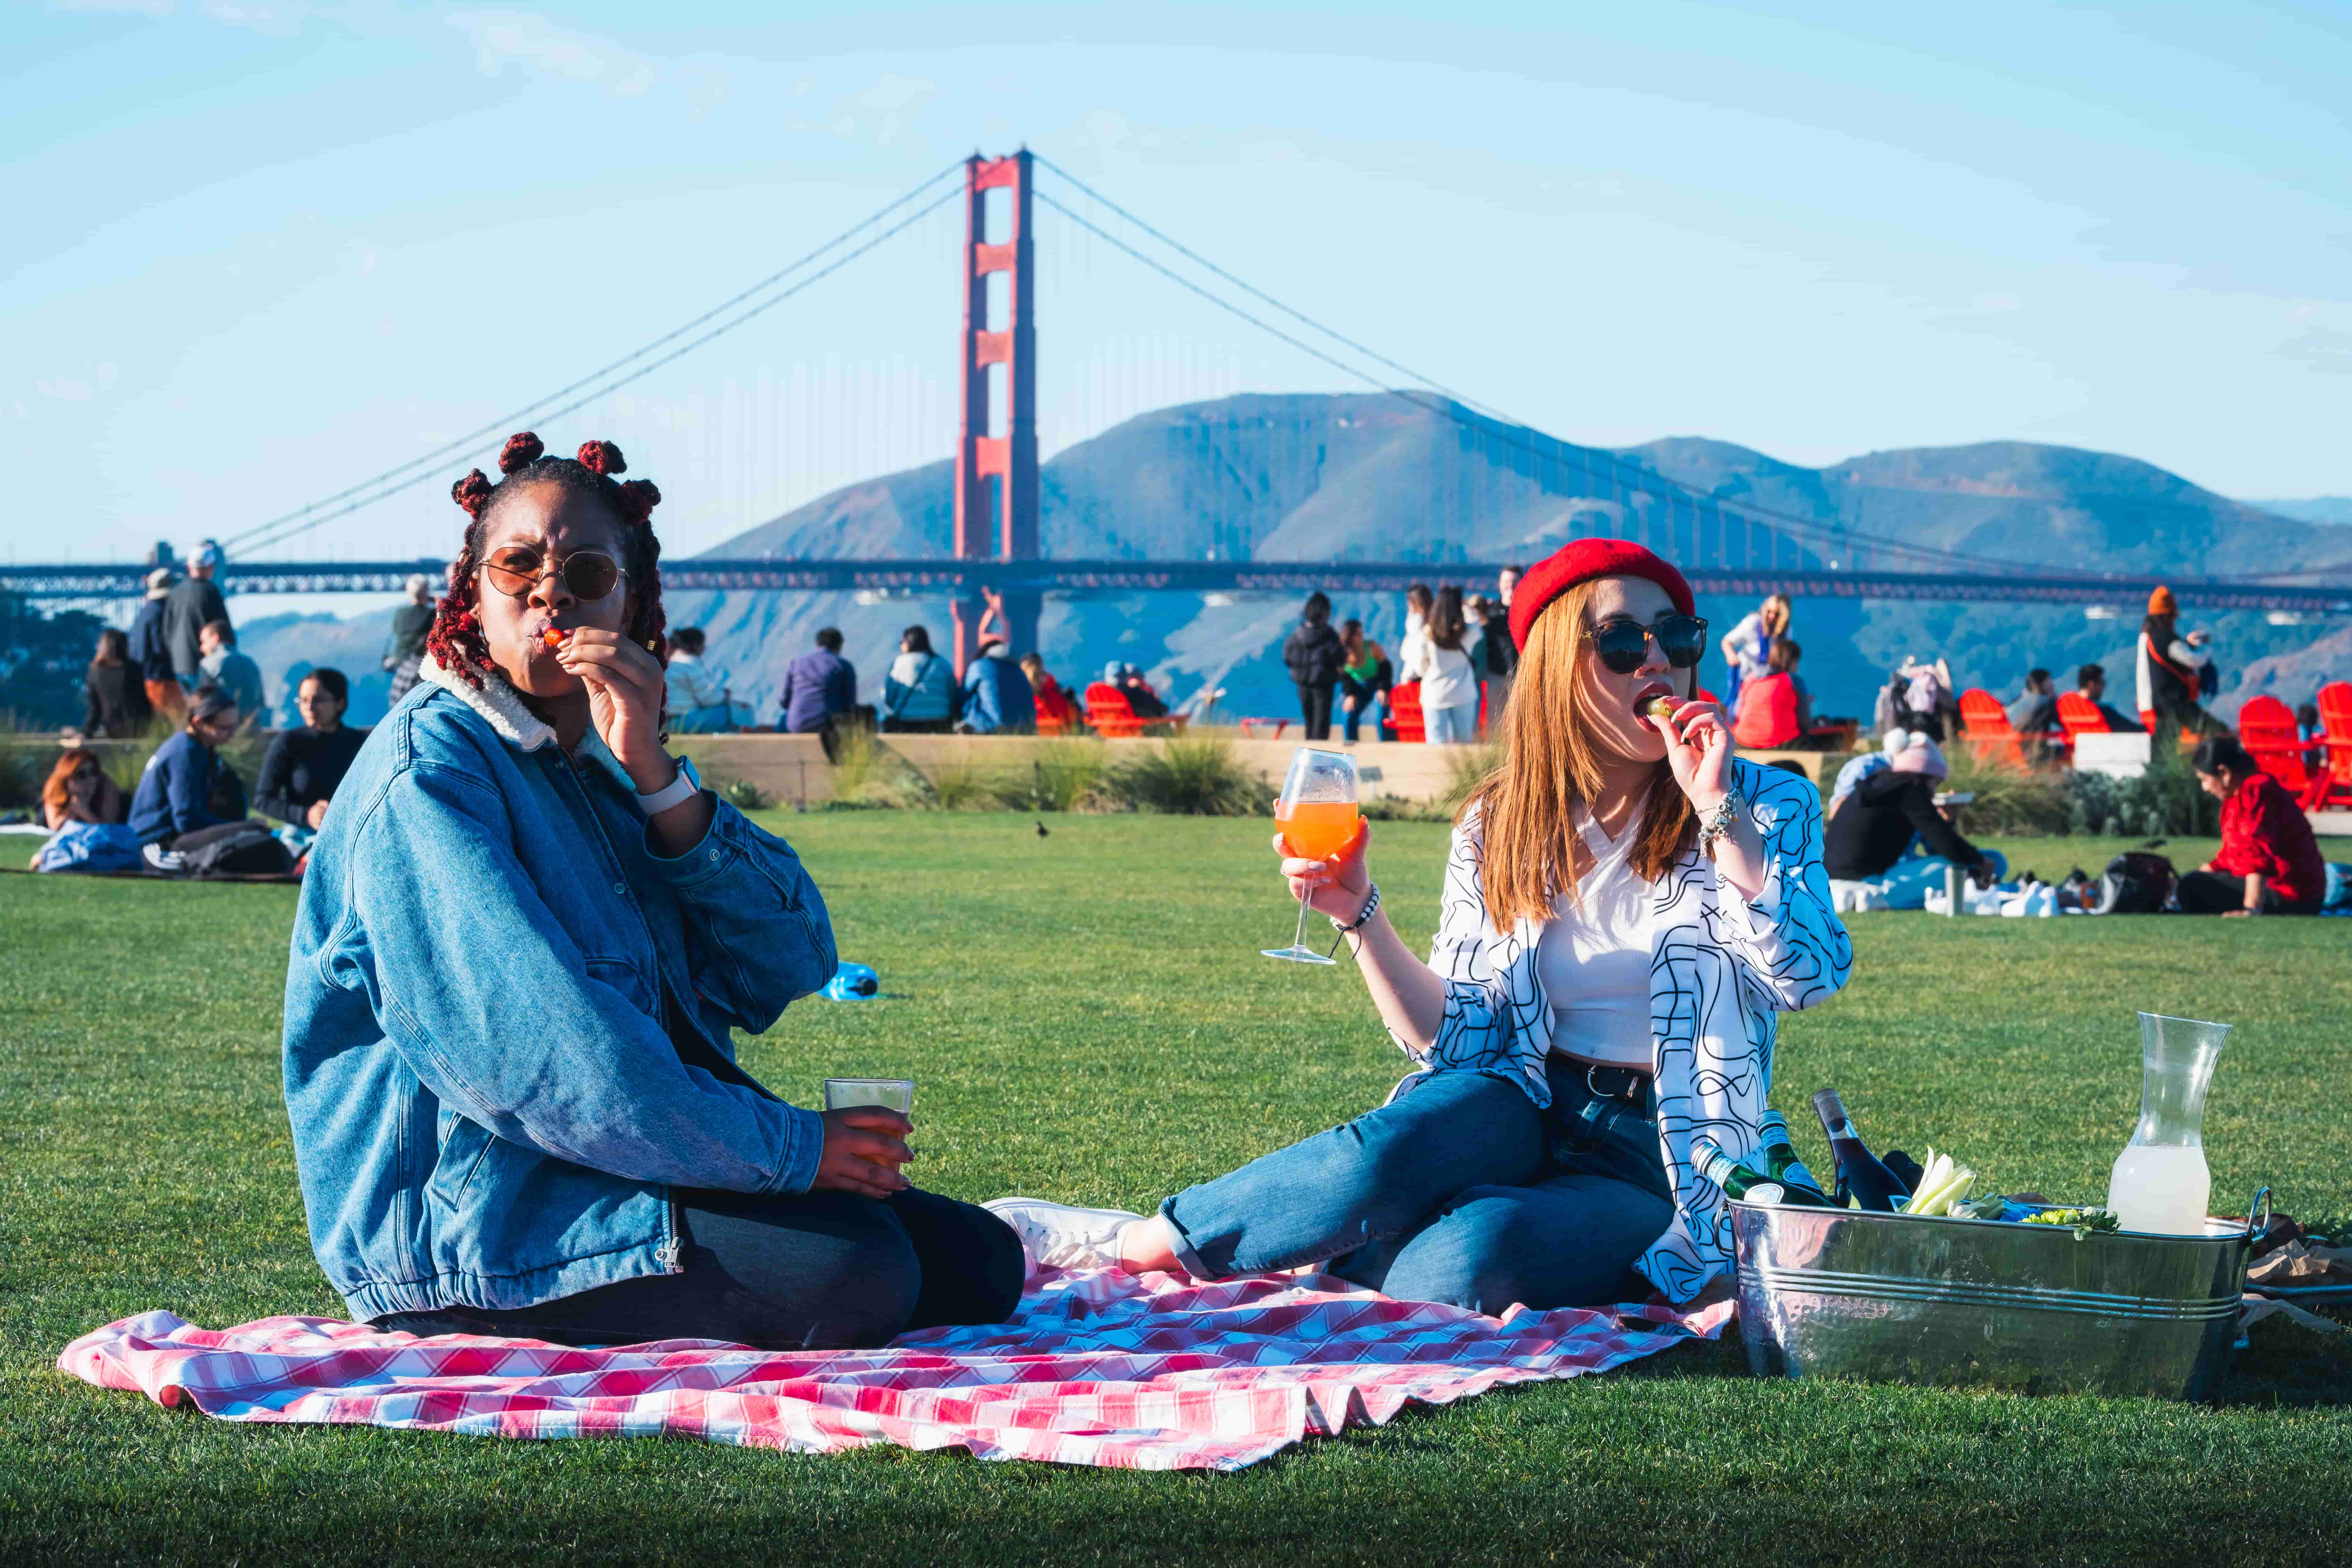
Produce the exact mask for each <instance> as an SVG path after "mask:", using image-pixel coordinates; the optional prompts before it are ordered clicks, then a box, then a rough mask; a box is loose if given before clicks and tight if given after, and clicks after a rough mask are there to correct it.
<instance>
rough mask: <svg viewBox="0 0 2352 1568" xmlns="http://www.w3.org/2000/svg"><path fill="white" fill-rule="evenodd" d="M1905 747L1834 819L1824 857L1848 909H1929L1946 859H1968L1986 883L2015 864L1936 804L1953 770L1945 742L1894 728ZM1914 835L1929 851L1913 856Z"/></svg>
mask: <svg viewBox="0 0 2352 1568" xmlns="http://www.w3.org/2000/svg"><path fill="white" fill-rule="evenodd" d="M1898 736H1899V737H1900V738H1901V747H1900V749H1899V750H1895V751H1894V752H1893V754H1892V755H1890V756H1888V758H1887V759H1886V763H1887V765H1886V767H1885V769H1884V770H1882V771H1880V772H1876V773H1870V774H1868V775H1867V776H1865V777H1864V778H1863V779H1861V780H1860V781H1859V782H1858V783H1856V784H1854V786H1853V795H1852V798H1850V799H1848V800H1847V801H1845V802H1844V803H1843V805H1841V806H1840V807H1839V809H1838V810H1836V811H1835V812H1832V814H1831V816H1830V819H1829V844H1828V849H1827V854H1826V857H1825V859H1826V862H1827V865H1828V868H1829V874H1830V886H1831V888H1832V889H1833V896H1834V897H1835V898H1836V899H1837V900H1838V907H1839V908H1841V909H1861V908H1872V909H1889V910H1916V909H1923V908H1925V907H1926V905H1927V890H1928V889H1930V888H1940V887H1941V886H1943V883H1944V868H1946V867H1947V866H1963V867H1966V868H1968V870H1969V875H1970V876H1971V877H1973V878H1975V879H1977V880H1978V881H1979V882H1980V883H1983V884H1984V885H1986V886H1987V887H1990V886H1991V885H1992V884H1993V883H1995V882H1998V881H2000V879H2001V875H2002V873H2003V872H2004V871H2006V870H2007V869H2008V862H2007V861H2006V860H2005V859H2003V858H2001V857H2000V856H1999V855H1988V854H1986V853H1985V852H1983V851H1982V850H1979V848H1978V847H1976V846H1975V845H1973V844H1970V843H1969V841H1968V840H1967V839H1965V838H1963V837H1960V835H1959V830H1958V828H1956V827H1954V826H1952V820H1951V818H1950V817H1949V816H1947V815H1946V814H1945V813H1944V811H1943V810H1942V808H1940V807H1939V806H1937V805H1936V786H1937V785H1938V784H1942V783H1943V782H1944V780H1945V778H1946V777H1947V776H1948V775H1949V773H1950V772H1951V768H1950V765H1949V764H1948V763H1946V762H1945V761H1944V749H1943V748H1942V747H1941V746H1938V745H1937V744H1936V742H1934V741H1933V740H1931V739H1930V738H1928V736H1927V735H1926V734H1925V733H1923V732H1921V731H1916V730H1914V731H1909V732H1907V733H1906V732H1904V731H1890V732H1889V733H1888V735H1887V745H1888V746H1889V747H1890V748H1893V747H1895V744H1896V740H1897V737H1898ZM1914 835H1916V836H1917V837H1919V838H1921V839H1924V840H1925V841H1926V842H1927V851H1928V852H1927V855H1926V856H1925V857H1916V856H1915V857H1911V858H1906V851H1907V850H1908V849H1909V848H1910V847H1911V840H1912V837H1913V836H1914Z"/></svg>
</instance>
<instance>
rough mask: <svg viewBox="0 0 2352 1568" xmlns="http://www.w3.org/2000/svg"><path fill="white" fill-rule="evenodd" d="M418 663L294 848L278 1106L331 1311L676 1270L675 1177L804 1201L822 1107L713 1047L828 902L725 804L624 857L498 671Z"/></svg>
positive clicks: (823, 950) (625, 803) (602, 778)
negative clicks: (664, 849)
mask: <svg viewBox="0 0 2352 1568" xmlns="http://www.w3.org/2000/svg"><path fill="white" fill-rule="evenodd" d="M485 679H486V680H487V682H488V684H487V686H486V687H485V688H484V689H475V688H473V687H470V686H468V685H467V684H465V683H464V682H463V681H461V680H458V679H454V678H453V677H451V676H449V675H448V674H447V673H446V671H444V670H442V669H441V668H440V667H439V666H438V665H437V664H436V662H435V661H434V660H433V659H432V658H429V657H428V658H426V660H425V664H424V668H423V670H422V679H420V681H419V682H418V684H417V686H416V688H415V691H414V692H413V693H412V694H411V695H410V696H409V697H408V698H407V699H406V700H404V701H403V702H402V703H401V704H400V705H399V706H398V707H397V708H395V709H394V710H393V712H392V714H391V716H390V717H389V718H387V719H386V720H385V721H383V723H382V724H380V725H378V726H377V727H376V729H375V731H374V732H373V734H371V735H370V736H369V737H368V741H367V743H366V744H365V745H364V746H363V747H362V748H361V750H360V753H359V756H358V757H357V758H356V759H355V760H354V761H353V763H352V767H351V771H350V772H349V773H347V774H345V775H344V779H343V783H342V785H341V788H339V789H338V790H337V791H336V792H335V809H334V811H333V813H332V814H331V815H330V816H329V817H328V818H327V823H326V826H325V827H324V828H323V829H322V830H321V832H320V836H319V838H318V840H317V842H316V844H315V845H314V846H313V847H312V849H311V852H310V870H309V873H308V875H306V876H305V877H304V879H303V884H302V897H301V903H300V907H299V911H298V913H297V915H296V919H295V924H294V938H293V951H292V954H291V958H290V960H289V963H288V965H287V971H286V1037H285V1072H286V1109H287V1114H288V1116H289V1119H290V1121H292V1124H293V1134H294V1153H295V1162H296V1164H297V1166H298V1167H299V1172H300V1174H301V1181H302V1200H303V1204H304V1206H305V1207H306V1209H307V1210H308V1212H309V1215H310V1244H311V1248H312V1250H313V1251H315V1252H316V1253H317V1255H318V1258H319V1263H320V1267H321V1268H323V1269H324V1270H325V1271H326V1275H327V1278H328V1279H329V1280H330V1281H331V1283H332V1284H333V1285H334V1287H335V1289H337V1290H339V1291H341V1293H342V1295H343V1298H344V1300H346V1301H347V1302H348V1303H349V1305H350V1308H351V1311H352V1316H353V1317H354V1318H355V1319H361V1320H365V1319H370V1318H377V1317H382V1316H383V1315H384V1314H386V1313H391V1312H405V1311H422V1310H434V1309H436V1308H442V1307H448V1306H456V1305H466V1306H473V1307H482V1308H491V1309H499V1308H514V1307H526V1306H530V1305H533V1304H535V1303H538V1302H541V1301H547V1300H555V1299H557V1298H560V1297H563V1296H570V1295H575V1294H577V1293H578V1292H580V1291H583V1290H587V1289H593V1288H594V1287H596V1286H600V1285H609V1284H612V1283H614V1282H615V1281H617V1280H622V1279H635V1278H638V1277H641V1276H645V1275H652V1274H661V1273H667V1272H676V1271H677V1269H678V1268H679V1267H680V1263H679V1257H678V1254H679V1230H678V1226H677V1216H676V1213H675V1208H674V1205H673V1204H672V1201H671V1197H670V1189H672V1188H673V1187H686V1188H700V1187H715V1188H720V1189H724V1190H727V1191H731V1192H745V1193H798V1192H803V1191H805V1190H806V1189H807V1187H808V1185H809V1183H810V1181H811V1179H812V1178H813V1177H814V1174H815V1173H816V1165H817V1156H818V1154H819V1152H821V1150H822V1147H823V1143H824V1126H823V1122H822V1121H821V1120H820V1119H819V1118H818V1117H817V1116H816V1115H815V1114H814V1112H811V1111H807V1110H798V1109H795V1108H794V1107H793V1106H790V1105H787V1104H785V1103H784V1102H783V1101H782V1100H778V1099H777V1098H776V1097H775V1096H774V1095H772V1094H771V1093H769V1092H768V1091H767V1090H766V1089H762V1088H761V1086H760V1085H759V1084H757V1083H755V1082H754V1081H752V1079H751V1078H750V1076H749V1075H747V1074H746V1073H744V1072H743V1070H742V1069H741V1068H738V1067H737V1066H736V1065H735V1057H734V1047H733V1045H732V1043H731V1040H730V1035H729V1031H730V1028H740V1029H746V1030H750V1031H752V1032H755V1033H756V1032H758V1031H760V1030H763V1029H765V1028H767V1027H768V1026H770V1025H772V1024H773V1023H774V1022H775V1020H776V1018H777V1016H778V1015H779V1014H781V1013H782V1011H783V1008H784V1005H785V1004H787V1003H789V1002H791V1001H793V1000H794V999H795V998H798V997H801V996H805V995H807V994H809V993H811V992H813V991H814V990H816V989H817V988H818V987H819V986H820V985H822V984H824V981H825V979H826V978H827V977H828V976H829V975H830V974H831V973H833V969H834V964H835V957H834V944H833V931H832V926H831V923H830V922H829V921H827V920H826V918H825V911H824V902H823V900H820V899H819V898H818V896H817V891H816V889H815V887H814V885H813V884H812V883H811V882H810V880H809V879H808V875H807V873H806V872H804V871H803V869H802V868H801V864H800V860H799V858H797V857H796V856H795V855H793V851H792V848H791V847H790V846H788V845H786V844H785V843H784V842H783V841H782V839H780V838H777V837H774V836H772V835H771V834H768V833H765V832H763V831H761V829H760V828H758V827H756V826H752V824H751V822H749V821H748V820H746V819H745V817H744V816H742V814H741V813H740V812H738V811H737V810H736V809H735V808H734V807H733V806H731V805H728V804H727V803H726V802H724V801H720V802H719V803H718V804H717V814H716V816H714V817H713V819H712V821H711V824H710V828H709V833H708V834H707V835H706V836H705V837H704V838H703V840H702V842H700V843H699V844H698V845H696V846H695V847H693V848H692V849H690V850H688V851H687V852H686V853H685V854H683V855H680V856H678V857H677V858H662V857H660V856H658V855H656V853H655V852H654V851H653V849H652V848H651V847H649V845H648V843H647V838H646V824H645V821H644V819H643V817H641V816H639V815H638V812H637V809H636V805H635V798H634V797H635V785H634V784H632V783H630V781H629V778H628V775H627V774H626V773H623V772H622V771H621V769H620V767H619V764H618V763H615V762H614V759H613V756H612V753H611V752H608V751H607V750H605V748H604V745H603V744H602V742H599V741H598V739H597V738H596V736H595V735H594V733H593V731H591V733H590V734H589V736H588V737H587V739H585V740H584V741H583V742H582V743H581V745H580V747H579V749H578V752H577V753H576V756H575V758H573V759H569V760H567V758H566V757H565V755H564V753H563V750H562V747H561V746H560V745H558V744H557V743H556V740H555V735H554V732H553V731H551V730H550V729H549V728H548V727H547V726H546V725H545V724H543V723H541V721H539V720H538V719H536V718H535V717H533V716H532V715H531V713H530V710H528V709H526V708H525V707H524V706H523V705H522V702H521V700H520V698H519V697H518V696H517V695H516V694H515V692H514V689H512V688H511V687H509V686H508V685H507V684H506V683H505V681H503V680H502V679H499V677H498V676H497V675H495V674H492V675H489V676H487V677H486V678H485Z"/></svg>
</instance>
